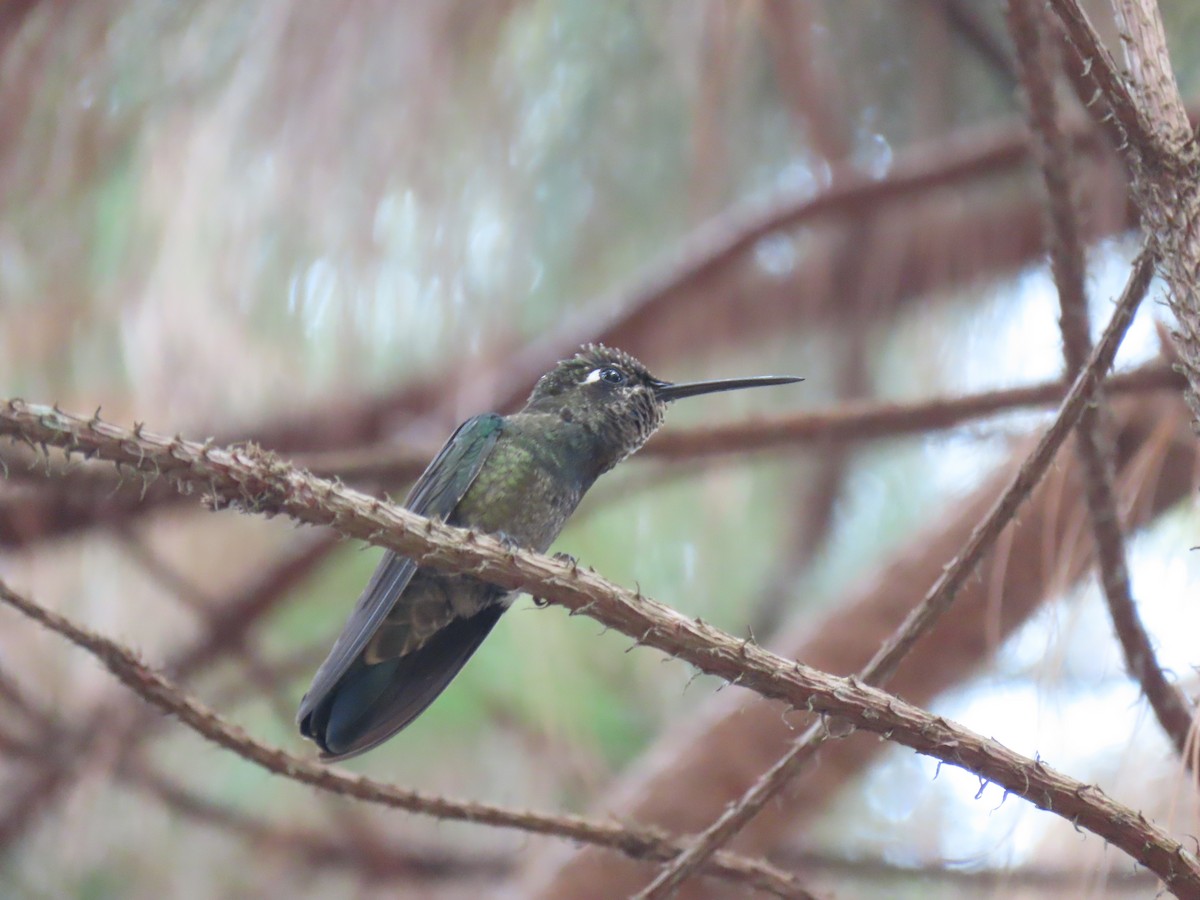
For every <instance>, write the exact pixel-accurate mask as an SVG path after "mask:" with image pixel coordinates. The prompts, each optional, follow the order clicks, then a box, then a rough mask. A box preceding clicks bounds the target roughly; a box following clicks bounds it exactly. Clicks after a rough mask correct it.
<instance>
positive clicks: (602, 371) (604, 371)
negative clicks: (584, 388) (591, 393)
mask: <svg viewBox="0 0 1200 900" xmlns="http://www.w3.org/2000/svg"><path fill="white" fill-rule="evenodd" d="M593 381H603V382H604V383H605V384H624V383H625V373H624V372H622V371H621V370H620V369H617V368H615V367H613V366H603V367H602V368H599V369H593V370H592V371H591V372H589V373H588V376H587V378H585V379H583V383H584V384H591V383H592V382H593Z"/></svg>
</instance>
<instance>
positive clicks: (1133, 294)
mask: <svg viewBox="0 0 1200 900" xmlns="http://www.w3.org/2000/svg"><path fill="white" fill-rule="evenodd" d="M1153 271H1154V254H1153V252H1152V251H1151V250H1150V249H1149V248H1146V249H1143V251H1142V253H1141V254H1140V255H1139V256H1138V258H1137V260H1136V261H1135V263H1134V268H1133V272H1132V274H1131V275H1130V278H1129V282H1128V283H1127V284H1126V286H1125V292H1124V294H1123V295H1122V297H1121V300H1120V301H1119V302H1118V304H1117V309H1116V311H1115V312H1114V313H1113V318H1112V321H1111V322H1110V323H1109V326H1108V328H1107V330H1106V331H1105V335H1104V338H1103V339H1102V340H1101V342H1100V344H1099V346H1097V348H1096V352H1095V353H1093V354H1092V357H1091V359H1089V361H1088V366H1087V368H1086V369H1085V370H1084V371H1083V372H1081V373H1080V374H1079V376H1078V377H1077V378H1076V379H1075V382H1074V383H1073V384H1072V386H1071V390H1070V392H1069V393H1068V395H1067V398H1066V399H1065V400H1064V401H1063V404H1062V406H1061V407H1060V410H1059V414H1058V417H1057V418H1056V419H1055V421H1054V423H1053V424H1052V425H1051V426H1050V427H1049V428H1048V429H1047V430H1046V432H1045V433H1044V434H1043V435H1042V438H1041V440H1039V442H1038V445H1037V447H1035V448H1034V450H1033V452H1032V453H1031V454H1030V455H1029V458H1028V459H1026V460H1025V462H1024V463H1023V464H1022V466H1021V468H1020V469H1019V470H1018V472H1017V474H1016V475H1015V476H1014V478H1013V481H1012V483H1011V484H1010V485H1009V487H1008V489H1007V490H1005V492H1004V493H1003V494H1002V495H1001V496H1000V498H999V499H998V500H997V501H996V503H995V505H994V506H993V507H992V508H991V510H990V511H989V512H988V514H987V515H986V516H985V517H984V520H983V521H982V522H980V523H979V525H977V526H976V527H975V529H974V530H973V531H972V532H971V536H970V537H969V538H968V539H967V542H966V544H965V545H964V547H963V549H962V551H961V552H960V553H959V555H958V556H957V557H956V558H955V559H954V560H953V561H952V562H951V563H950V564H949V565H948V566H947V567H946V569H945V571H944V572H943V574H942V576H941V577H940V578H939V579H938V581H937V582H936V583H935V584H934V585H933V587H932V588H930V590H929V592H928V593H927V594H926V595H925V598H924V599H923V600H922V601H921V603H920V605H919V606H917V608H916V609H914V610H913V611H912V612H911V613H909V615H908V616H907V617H906V618H905V620H904V623H903V624H902V625H901V626H900V628H899V630H898V631H897V632H896V633H895V634H893V635H892V637H891V638H889V639H888V640H887V641H886V642H885V643H884V645H883V646H882V647H881V648H880V649H879V650H878V651H877V652H876V654H875V656H874V657H872V659H871V660H870V662H868V663H867V665H866V666H865V667H864V668H863V669H862V671H861V672H860V673H859V679H861V681H862V682H863V683H864V684H868V685H874V686H881V685H884V684H886V683H887V681H888V679H890V678H891V676H892V674H893V673H894V672H895V670H896V667H897V666H898V665H899V664H900V661H901V660H902V659H903V658H904V657H905V656H906V655H907V654H908V652H909V651H910V650H911V649H912V647H913V645H914V644H916V642H917V640H918V639H919V638H920V637H921V636H922V635H924V634H925V633H926V632H927V631H928V630H929V629H930V628H931V627H932V626H933V624H934V623H935V622H936V621H937V620H938V618H940V617H941V615H942V614H943V613H944V612H945V611H946V610H947V609H949V607H950V605H951V603H953V601H954V597H955V596H956V595H957V593H958V590H959V588H960V587H961V586H962V584H963V583H964V582H965V581H966V579H967V578H968V577H970V575H971V573H972V572H974V571H975V568H976V566H977V565H978V564H979V561H980V559H982V557H983V555H984V554H985V553H986V552H987V551H988V550H989V549H990V548H991V546H992V545H993V544H994V543H995V541H996V539H997V538H998V537H999V535H1000V533H1001V531H1002V530H1003V529H1004V527H1005V526H1006V525H1007V524H1008V523H1009V522H1010V521H1011V519H1012V517H1013V516H1014V515H1015V514H1016V512H1017V509H1018V508H1019V507H1020V505H1021V504H1022V503H1023V502H1024V501H1025V498H1026V497H1028V496H1029V493H1030V492H1031V491H1032V490H1033V488H1034V487H1035V486H1036V484H1037V483H1038V481H1040V480H1041V478H1042V475H1044V474H1045V472H1046V469H1047V468H1049V466H1050V463H1051V461H1052V460H1053V459H1054V456H1055V454H1056V453H1057V451H1058V448H1059V446H1061V444H1062V442H1063V441H1064V440H1066V437H1067V435H1068V434H1069V433H1070V430H1071V427H1072V426H1073V425H1074V423H1075V422H1076V421H1077V419H1078V417H1079V415H1080V414H1081V413H1082V412H1083V410H1084V409H1085V408H1086V406H1087V403H1088V400H1087V399H1086V398H1087V395H1088V394H1090V393H1092V392H1094V390H1095V387H1096V385H1097V384H1099V382H1100V380H1101V379H1102V377H1103V374H1104V372H1106V371H1107V370H1108V368H1109V366H1111V365H1112V361H1113V358H1114V357H1115V356H1116V352H1117V348H1118V347H1119V346H1120V343H1121V339H1122V338H1123V337H1124V335H1125V331H1126V330H1127V329H1128V327H1129V323H1130V322H1131V321H1132V320H1133V314H1134V312H1135V311H1136V310H1137V307H1138V305H1139V304H1140V303H1141V301H1142V298H1143V297H1144V296H1145V294H1146V291H1147V290H1148V289H1149V286H1150V279H1151V276H1152V274H1153ZM1088 385H1090V386H1091V388H1090V390H1089V389H1087V386H1088ZM832 736H833V734H832V733H831V731H830V729H829V728H828V726H827V725H826V723H823V722H816V723H814V724H813V725H811V726H810V727H809V728H808V729H806V731H805V732H804V733H803V734H802V735H801V736H800V737H799V738H798V739H797V740H796V741H795V742H794V743H793V744H792V747H791V749H789V750H788V752H787V753H786V754H785V755H784V756H782V757H781V758H780V759H779V760H777V761H776V762H775V764H774V765H773V766H772V767H771V768H770V769H768V770H767V771H766V772H765V773H764V774H763V775H762V777H760V778H759V779H758V780H757V781H756V782H755V783H754V784H753V785H751V787H750V789H749V790H748V791H746V793H745V794H744V795H743V796H742V797H741V798H739V799H738V801H737V802H736V803H734V804H732V805H731V806H730V807H728V808H727V809H726V810H725V812H724V813H723V814H722V815H721V816H719V817H718V818H717V819H716V821H714V822H713V823H712V824H711V825H710V826H709V827H708V828H707V829H705V830H704V831H703V832H701V833H700V835H699V836H698V837H697V838H696V839H695V841H694V842H693V843H692V844H691V845H690V846H689V847H688V849H687V850H685V851H684V852H683V853H681V854H680V855H679V856H678V857H676V858H675V859H673V860H672V861H671V863H670V864H669V865H667V866H665V867H664V868H663V869H662V871H661V872H659V873H658V875H657V876H656V877H655V879H654V880H653V881H652V882H651V883H650V884H649V885H648V886H647V887H646V888H645V890H644V891H642V893H641V894H640V895H639V900H652V898H663V897H668V896H670V894H671V893H672V892H673V891H674V890H675V889H676V888H677V887H678V886H679V885H680V884H682V883H683V881H684V879H686V878H687V877H689V876H690V875H691V874H693V873H695V872H696V871H698V870H699V867H700V866H702V865H703V863H704V861H705V860H706V859H708V858H709V856H710V855H711V854H712V853H714V852H716V851H717V850H718V849H719V848H720V847H722V846H724V845H725V844H726V843H727V842H728V841H729V840H731V839H732V838H733V836H734V835H736V834H737V833H738V832H739V831H740V830H741V829H742V828H744V827H745V826H746V824H748V823H749V822H750V820H751V819H753V818H754V816H756V815H757V814H758V812H759V810H761V809H762V808H763V807H764V806H765V805H766V804H767V803H768V802H770V800H771V798H772V797H774V796H776V795H777V794H778V793H779V791H780V790H782V789H783V787H784V786H785V785H786V784H787V783H788V781H790V780H791V779H792V778H793V777H795V776H796V775H797V774H799V772H800V771H801V770H802V769H803V768H804V767H805V766H807V765H808V763H809V762H810V761H811V759H812V757H813V754H814V753H815V752H816V750H817V748H818V747H820V745H821V744H823V743H824V742H825V740H827V739H828V738H829V737H832Z"/></svg>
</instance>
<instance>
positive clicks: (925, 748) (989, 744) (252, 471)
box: [0, 301, 1200, 891]
mask: <svg viewBox="0 0 1200 900" xmlns="http://www.w3.org/2000/svg"><path fill="white" fill-rule="evenodd" d="M1130 305H1131V304H1130V303H1129V302H1128V301H1127V302H1126V304H1125V306H1127V307H1128V306H1130ZM1108 338H1109V339H1108V340H1107V341H1103V342H1101V344H1100V345H1099V346H1098V348H1097V355H1096V359H1094V360H1093V364H1094V365H1093V368H1095V369H1099V364H1098V362H1097V361H1101V362H1102V361H1104V359H1105V355H1106V354H1111V353H1112V352H1114V351H1115V339H1114V338H1113V337H1112V333H1111V330H1110V334H1109V335H1108ZM1105 365H1107V363H1105ZM1093 378H1094V373H1092V375H1091V376H1089V375H1088V373H1084V374H1083V375H1081V376H1080V378H1079V379H1077V381H1076V383H1075V384H1074V385H1073V387H1072V391H1071V393H1070V395H1069V396H1068V398H1067V401H1066V402H1065V403H1064V406H1063V411H1062V412H1061V413H1060V419H1059V421H1060V422H1062V421H1070V420H1073V418H1074V417H1075V416H1077V415H1078V412H1079V408H1080V407H1081V406H1082V405H1083V404H1084V403H1085V402H1086V399H1087V397H1088V395H1089V393H1090V391H1091V390H1092V389H1093V388H1094V384H1092V383H1091V382H1092V380H1093ZM0 434H8V435H9V436H13V437H18V438H20V439H23V440H26V441H28V442H30V443H32V444H34V445H42V444H46V445H55V446H59V447H62V448H64V449H69V450H70V451H72V452H79V453H82V454H84V455H91V456H97V457H100V458H103V459H108V460H109V461H112V462H114V463H117V464H119V465H124V466H127V467H130V468H133V469H136V470H139V471H143V472H151V473H154V474H157V475H165V476H167V477H168V478H170V479H171V480H173V481H175V482H176V483H177V485H178V486H179V487H180V488H181V489H184V490H199V491H202V492H204V493H205V494H206V496H207V497H208V498H209V499H210V501H213V502H216V503H218V504H236V505H238V506H240V507H241V508H243V509H246V510H248V511H255V512H265V513H278V512H282V513H286V514H288V515H291V516H292V517H294V518H296V519H298V520H300V521H305V522H309V523H311V524H323V525H330V526H333V527H334V528H336V529H337V530H338V531H339V532H340V533H342V534H344V535H346V536H349V537H358V538H362V539H366V540H370V541H371V542H372V543H375V544H377V545H380V546H385V547H388V548H390V549H393V550H396V551H397V552H400V553H404V554H405V555H408V556H411V557H412V558H413V559H415V560H416V561H418V562H419V563H420V564H421V565H427V566H430V567H432V568H436V569H439V570H451V571H457V572H465V573H469V574H471V575H474V576H475V577H478V578H480V579H482V580H486V581H488V582H491V583H494V584H496V585H499V586H501V587H505V588H508V589H513V590H518V589H520V590H526V591H529V592H530V593H532V594H534V595H535V596H538V597H543V598H545V599H547V600H550V601H552V602H555V603H558V604H561V605H563V606H566V607H567V608H569V609H570V610H571V611H572V612H583V613H585V614H586V615H589V616H590V617H592V618H594V619H596V620H597V621H600V622H602V623H603V624H605V625H608V626H610V627H612V628H615V629H617V630H619V631H621V632H622V633H624V634H626V635H629V636H631V637H634V638H635V640H636V641H637V643H639V644H645V645H647V646H653V647H656V648H658V649H660V650H663V651H665V652H667V653H669V654H671V655H673V656H676V657H678V658H680V659H683V660H685V661H687V662H689V663H691V664H692V665H694V666H696V667H697V668H698V669H700V670H701V671H704V672H707V673H709V674H713V675H717V676H718V677H720V678H723V679H725V680H727V681H731V682H736V683H740V684H742V685H743V686H745V687H748V688H750V689H752V690H755V691H757V692H758V693H760V694H762V695H763V696H764V697H770V698H774V699H778V700H783V701H784V702H786V703H788V704H790V705H791V706H793V707H796V708H799V709H806V710H808V711H810V712H813V713H817V714H823V715H832V716H835V717H837V718H840V719H843V720H845V722H846V723H848V724H849V725H851V726H853V727H855V728H859V729H863V730H866V731H871V732H874V733H876V734H880V735H884V736H885V737H887V738H888V739H890V740H893V741H896V742H898V743H901V744H904V745H906V746H909V747H911V748H912V749H914V750H917V751H918V752H921V753H924V754H927V755H931V756H934V757H936V758H938V759H940V760H942V761H944V762H946V763H949V764H951V765H955V766H962V767H965V768H967V769H969V770H970V771H972V772H975V773H976V774H978V775H979V776H981V777H982V778H985V779H987V780H989V781H993V782H995V783H996V784H999V785H1001V786H1002V787H1004V788H1005V790H1006V791H1008V792H1009V793H1013V794H1015V795H1017V796H1021V797H1024V798H1025V799H1027V800H1029V801H1030V802H1032V803H1034V804H1035V805H1036V806H1038V807H1039V808H1043V809H1048V810H1050V811H1053V812H1055V813H1057V814H1058V815H1060V816H1065V817H1067V818H1070V819H1071V820H1072V821H1074V822H1075V823H1077V824H1078V825H1079V826H1080V827H1082V828H1085V829H1087V830H1090V831H1093V832H1094V833H1096V834H1098V835H1100V836H1102V837H1104V838H1105V840H1108V841H1109V842H1110V843H1113V844H1114V845H1115V846H1117V847H1120V848H1121V849H1123V850H1125V851H1126V852H1127V853H1129V854H1130V855H1131V856H1133V857H1134V858H1135V859H1137V860H1139V861H1140V862H1142V863H1143V864H1145V865H1146V866H1147V867H1148V868H1151V869H1152V870H1153V871H1155V872H1156V873H1157V874H1158V875H1159V877H1161V878H1163V879H1164V881H1165V882H1166V883H1168V884H1169V885H1172V886H1187V885H1192V884H1194V885H1195V889H1196V890H1197V891H1200V863H1198V862H1197V861H1196V860H1194V859H1193V857H1192V856H1191V855H1190V854H1188V853H1187V851H1186V850H1184V848H1183V847H1182V846H1181V845H1179V844H1178V843H1177V842H1175V841H1173V840H1171V839H1170V838H1169V837H1168V836H1167V835H1166V834H1165V833H1163V832H1161V831H1160V830H1158V829H1157V828H1156V827H1155V826H1153V825H1151V824H1149V823H1147V822H1145V821H1144V819H1143V818H1142V817H1138V816H1136V814H1134V813H1133V812H1132V811H1130V810H1127V809H1125V808H1123V807H1121V806H1120V805H1119V804H1116V803H1114V802H1113V801H1112V800H1110V799H1109V798H1108V797H1107V796H1105V795H1104V794H1103V793H1102V792H1101V791H1099V789H1098V788H1094V787H1090V786H1086V785H1082V784H1079V783H1077V782H1074V781H1072V780H1071V779H1069V778H1067V777H1065V776H1063V775H1061V774H1060V773H1057V772H1055V771H1053V770H1051V769H1049V768H1048V767H1046V766H1045V765H1043V764H1042V763H1041V762H1039V761H1035V760H1029V759H1027V758H1024V757H1022V756H1020V755H1019V754H1015V753H1013V752H1012V751H1010V750H1008V749H1007V748H1004V747H1002V746H1001V745H999V744H997V743H996V742H994V741H990V740H987V739H985V738H982V737H981V736H979V735H976V734H973V733H972V732H970V731H968V730H966V729H963V728H961V727H960V726H957V725H955V724H953V723H950V722H946V721H945V720H943V719H941V718H939V717H934V716H931V715H929V714H928V713H925V712H923V711H921V710H920V709H918V708H916V707H913V706H911V705H910V704H907V703H904V702H903V701H900V700H898V699H896V698H894V697H891V696H889V695H887V694H884V693H882V692H880V691H878V690H875V689H873V688H870V687H866V686H864V685H862V684H860V683H859V682H858V681H856V680H855V679H841V678H834V677H832V676H829V675H826V674H825V673H822V672H818V671H815V670H813V669H811V668H809V667H807V666H803V665H801V664H799V663H794V662H791V661H789V660H785V659H782V658H780V657H778V656H776V655H775V654H772V653H769V652H767V651H766V650H764V649H762V648H760V647H758V646H757V645H756V644H753V643H752V642H750V641H748V640H739V639H737V638H733V637H731V636H729V635H726V634H723V633H722V632H720V631H719V630H717V629H715V628H713V627H712V626H710V625H707V624H706V623H704V622H702V621H699V620H696V621H692V620H689V619H686V618H685V617H683V616H680V615H679V614H678V613H676V612H674V611H673V610H671V609H669V608H667V607H664V606H662V605H661V604H659V603H657V602H655V601H653V600H651V599H649V598H647V597H644V596H642V595H641V594H640V593H634V592H631V591H628V590H625V589H622V588H620V587H618V586H616V585H613V584H611V583H609V582H606V581H605V580H604V579H602V578H600V577H599V576H597V575H595V574H594V573H592V572H591V571H584V570H581V569H579V568H578V567H576V566H574V565H569V564H566V563H563V562H560V561H557V560H554V559H551V558H548V557H544V556H540V555H537V554H532V553H528V552H525V551H520V550H513V549H510V548H506V547H505V546H504V545H503V544H502V543H500V542H499V541H497V540H495V539H493V538H491V537H489V536H485V535H475V534H473V533H472V532H469V531H464V530H462V529H457V528H452V527H451V526H447V525H445V524H441V523H438V522H433V521H430V520H427V519H423V518H422V517H420V516H416V515H414V514H412V513H410V512H408V511H407V510H403V509H399V508H396V507H391V506H388V505H386V504H383V503H381V502H379V501H377V500H372V499H370V498H367V497H364V496H362V495H361V494H358V493H356V492H353V491H350V490H347V489H345V488H341V487H339V486H337V485H335V484H332V483H330V482H326V481H322V480H320V479H316V478H313V477H312V476H310V475H307V474H306V473H303V472H300V471H297V470H295V469H294V468H292V467H290V466H288V465H287V464H285V463H283V462H282V461H281V460H279V459H278V458H276V457H274V456H272V455H270V454H265V453H263V452H262V451H260V450H257V449H256V448H252V447H250V448H237V449H234V450H222V449H217V448H214V447H212V446H211V445H197V444H193V443H190V442H188V441H185V440H183V439H182V438H178V437H176V438H165V437H161V436H157V435H153V434H150V433H149V432H146V431H145V430H144V428H142V427H141V426H138V427H137V428H135V429H134V430H133V431H127V430H124V429H120V428H117V427H115V426H113V425H110V424H107V423H105V422H102V421H100V420H98V419H96V418H92V419H78V418H74V417H71V416H69V415H66V414H64V413H62V412H59V411H56V410H52V409H49V408H46V407H30V406H28V405H26V404H24V403H22V402H20V401H8V403H7V404H4V405H0ZM16 599H17V601H18V602H19V601H20V598H16ZM10 602H13V599H12V598H11V597H10ZM23 608H26V609H27V611H28V612H29V613H30V614H31V615H36V616H38V617H39V618H40V620H42V621H44V622H47V623H49V622H50V621H51V620H50V619H48V618H47V616H48V615H50V614H48V613H46V612H45V611H43V610H40V608H38V607H36V606H28V605H26V607H23ZM54 621H55V622H56V624H58V625H62V626H63V627H65V628H71V627H73V626H71V625H70V623H65V622H58V621H57V620H54ZM917 621H918V622H920V621H921V617H920V616H918V617H917ZM135 680H136V679H135ZM152 695H153V696H155V697H161V696H162V694H161V692H160V691H158V690H157V689H155V691H152ZM176 699H177V698H176ZM316 768H317V769H318V771H320V769H319V767H316Z"/></svg>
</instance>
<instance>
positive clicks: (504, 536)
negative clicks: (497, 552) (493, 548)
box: [492, 531, 525, 550]
mask: <svg viewBox="0 0 1200 900" xmlns="http://www.w3.org/2000/svg"><path fill="white" fill-rule="evenodd" d="M492 537H494V538H495V539H496V540H498V541H499V542H500V543H502V544H503V545H504V549H505V550H524V549H525V546H524V545H523V544H522V543H521V542H520V541H518V540H517V539H516V538H515V537H513V536H512V535H511V534H509V533H508V532H507V531H496V532H493V533H492Z"/></svg>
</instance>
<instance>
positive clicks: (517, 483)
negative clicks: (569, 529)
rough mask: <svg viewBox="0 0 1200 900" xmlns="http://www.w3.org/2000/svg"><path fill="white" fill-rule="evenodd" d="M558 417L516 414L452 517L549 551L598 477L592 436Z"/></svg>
mask: <svg viewBox="0 0 1200 900" xmlns="http://www.w3.org/2000/svg"><path fill="white" fill-rule="evenodd" d="M577 431H578V429H574V428H572V426H570V425H569V424H568V423H565V422H563V421H562V420H561V419H559V418H558V417H557V416H543V415H530V414H520V413H518V414H515V415H512V416H508V417H507V418H506V419H505V423H504V430H503V431H502V432H501V434H500V437H499V439H498V440H497V441H496V446H495V447H494V448H493V449H492V452H491V455H490V456H489V457H488V459H487V461H486V462H485V463H484V465H483V468H482V469H481V470H480V472H479V475H478V476H476V478H475V481H474V483H473V484H472V485H471V487H470V488H469V489H468V490H467V492H466V494H465V495H463V498H462V500H460V501H459V503H458V506H457V507H455V510H454V514H453V515H452V516H451V517H450V519H449V521H450V523H451V524H454V525H461V526H464V527H468V528H474V529H476V530H479V531H485V532H490V533H503V534H505V535H507V536H508V537H509V538H511V539H512V540H514V541H516V542H517V543H518V544H520V545H521V546H524V547H529V548H532V549H534V550H537V551H538V552H544V551H545V550H546V549H547V548H548V547H549V546H550V544H551V543H553V542H554V539H555V538H556V537H558V534H559V532H560V531H562V529H563V526H564V525H565V524H566V521H567V519H568V518H569V517H570V515H571V513H572V512H574V511H575V507H576V506H578V505H579V501H580V499H581V498H582V497H583V494H584V493H585V492H586V491H587V489H588V487H590V486H591V483H592V481H593V480H594V478H592V477H591V476H589V475H588V466H587V465H586V459H585V458H584V456H585V455H586V447H585V446H584V444H585V443H586V435H584V434H583V433H582V432H581V431H578V433H576V432H577Z"/></svg>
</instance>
